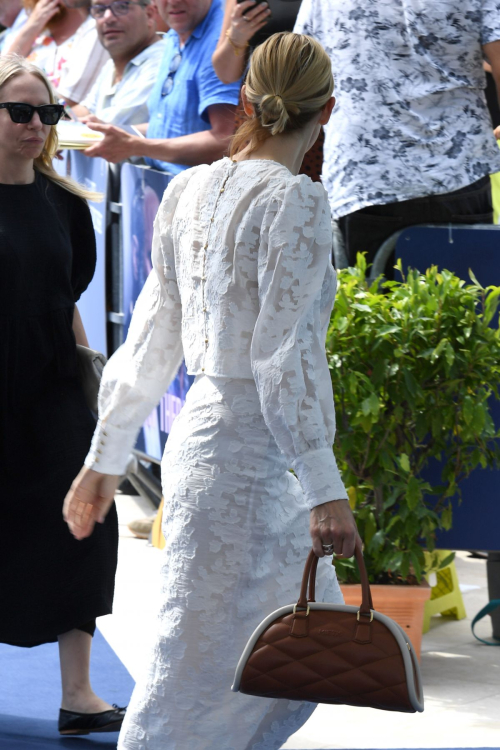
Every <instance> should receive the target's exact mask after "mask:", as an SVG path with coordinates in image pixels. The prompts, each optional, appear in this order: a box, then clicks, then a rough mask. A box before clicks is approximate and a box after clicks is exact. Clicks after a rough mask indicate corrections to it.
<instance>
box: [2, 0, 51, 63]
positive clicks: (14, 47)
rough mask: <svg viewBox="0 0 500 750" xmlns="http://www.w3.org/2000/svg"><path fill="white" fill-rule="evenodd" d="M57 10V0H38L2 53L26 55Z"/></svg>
mask: <svg viewBox="0 0 500 750" xmlns="http://www.w3.org/2000/svg"><path fill="white" fill-rule="evenodd" d="M58 10H59V0H40V1H39V2H38V3H37V4H36V5H35V7H34V8H33V10H32V11H31V13H30V14H29V16H28V20H27V21H26V23H25V24H24V26H23V27H22V28H21V29H20V30H19V32H18V33H17V34H15V35H13V36H12V37H11V38H10V39H9V41H8V42H7V44H6V45H5V48H4V49H2V55H11V54H16V55H21V56H22V57H27V56H28V55H29V53H30V52H31V49H32V47H33V45H34V43H35V40H36V38H37V37H38V36H40V34H41V33H42V31H43V30H44V29H45V28H46V26H47V24H48V22H49V21H50V19H51V18H52V16H54V15H55V14H56V13H57V12H58Z"/></svg>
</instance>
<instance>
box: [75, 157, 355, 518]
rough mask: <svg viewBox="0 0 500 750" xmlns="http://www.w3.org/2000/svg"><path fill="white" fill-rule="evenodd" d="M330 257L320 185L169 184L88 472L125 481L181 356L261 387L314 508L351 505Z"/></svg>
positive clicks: (261, 174) (243, 179)
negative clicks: (341, 460) (338, 446)
mask: <svg viewBox="0 0 500 750" xmlns="http://www.w3.org/2000/svg"><path fill="white" fill-rule="evenodd" d="M331 247H332V231H331V218H330V209H329V205H328V197H327V194H326V192H325V190H324V188H323V186H322V185H321V184H319V183H313V182H311V180H310V179H309V177H307V176H305V175H299V176H293V175H292V174H291V173H290V172H289V171H288V170H287V169H286V168H285V167H283V166H282V165H281V164H278V163H276V162H272V161H268V160H250V161H243V162H239V163H234V162H232V161H231V160H230V159H222V160H221V161H218V162H216V163H215V164H212V165H211V166H208V165H202V166H199V167H194V168H193V169H189V170H187V171H185V172H182V173H181V174H179V175H178V176H177V177H176V178H175V179H173V180H172V182H171V183H170V185H169V186H168V188H167V190H166V191H165V195H164V197H163V201H162V204H161V206H160V209H159V211H158V214H157V217H156V221H155V231H154V239H153V251H152V262H153V270H152V272H151V274H150V276H149V278H148V280H147V282H146V284H145V286H144V289H143V291H142V292H141V295H140V297H139V299H138V301H137V304H136V307H135V310H134V314H133V317H132V322H131V325H130V329H129V334H128V337H127V341H126V342H125V343H124V344H123V346H122V347H121V348H120V349H119V350H118V351H117V352H116V353H115V354H114V355H113V356H112V357H111V359H110V361H109V362H108V364H107V366H106V368H105V370H104V375H103V381H102V385H101V390H100V394H99V416H100V419H99V423H98V426H97V428H96V432H95V435H94V439H93V442H92V447H91V450H90V453H89V455H88V456H87V459H86V462H85V463H86V465H87V466H90V467H92V468H93V469H95V470H97V471H99V472H103V473H109V474H121V473H123V471H124V469H125V466H126V463H127V458H128V455H129V452H130V450H131V448H132V447H133V445H134V442H135V439H136V436H137V433H138V430H139V429H140V426H141V425H142V422H143V421H144V419H145V418H146V417H147V415H148V414H149V412H150V411H151V409H152V408H153V406H154V405H155V404H156V403H157V402H158V401H159V400H160V398H161V396H162V395H163V394H164V392H165V391H166V389H167V387H168V386H169V384H170V382H171V380H172V379H173V377H174V376H175V373H176V372H177V369H178V367H179V365H180V362H181V360H182V358H183V357H184V358H185V360H186V365H187V369H188V372H189V373H190V374H193V375H201V374H205V375H208V376H213V377H228V378H245V379H254V380H255V383H256V386H257V390H258V393H259V397H260V402H261V405H262V412H263V415H264V418H265V420H266V423H267V425H268V427H269V430H270V431H271V433H272V435H273V436H274V438H275V440H276V442H277V444H278V446H279V447H280V449H281V451H282V452H283V453H284V454H285V456H286V457H287V459H288V461H289V465H290V467H291V468H293V469H294V471H295V473H296V475H297V477H298V479H299V481H300V483H301V485H302V488H303V491H304V493H305V496H306V499H307V502H308V504H309V507H311V508H312V507H314V506H315V505H319V504H321V503H324V502H326V501H327V500H335V499H341V498H345V497H346V491H345V488H344V485H343V483H342V480H341V478H340V475H339V472H338V469H337V465H336V462H335V458H334V455H333V452H332V444H333V440H334V436H335V410H334V403H333V393H332V386H331V380H330V375H329V370H328V364H327V360H326V355H325V335H326V329H327V326H328V322H329V318H330V313H331V309H332V306H333V300H334V297H335V289H336V274H335V271H334V270H333V268H332V266H331V262H330V255H331Z"/></svg>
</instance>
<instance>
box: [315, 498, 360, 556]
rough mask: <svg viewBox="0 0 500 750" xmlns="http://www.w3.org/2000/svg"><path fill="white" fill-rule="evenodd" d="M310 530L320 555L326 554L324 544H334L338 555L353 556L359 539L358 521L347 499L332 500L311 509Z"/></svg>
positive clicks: (316, 552)
mask: <svg viewBox="0 0 500 750" xmlns="http://www.w3.org/2000/svg"><path fill="white" fill-rule="evenodd" d="M309 530H310V532H311V539H312V546H313V550H314V552H315V554H316V555H317V556H318V557H324V556H325V554H326V553H325V550H324V549H323V545H325V546H326V545H329V544H331V545H333V551H334V552H335V554H336V555H337V557H352V556H353V555H354V548H355V546H356V541H357V540H358V539H359V534H358V529H357V526H356V521H355V520H354V516H353V515H352V511H351V508H350V506H349V503H348V501H347V500H332V501H330V502H328V503H323V504H322V505H317V506H316V507H315V508H313V509H312V510H311V517H310V524H309Z"/></svg>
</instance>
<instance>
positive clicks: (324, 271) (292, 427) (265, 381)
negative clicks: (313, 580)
mask: <svg viewBox="0 0 500 750" xmlns="http://www.w3.org/2000/svg"><path fill="white" fill-rule="evenodd" d="M268 211H269V212H271V213H273V212H274V213H275V215H274V217H273V216H270V217H268V219H267V221H266V219H265V220H264V226H266V225H267V226H269V231H268V236H267V237H266V236H265V235H264V236H263V237H262V238H261V245H260V252H259V275H258V286H259V301H260V312H259V316H258V319H257V324H256V326H255V330H254V334H253V338H252V345H251V360H252V372H253V374H254V378H255V381H256V384H257V390H258V392H259V398H260V402H261V407H262V412H263V414H264V418H265V420H266V423H267V425H268V427H269V429H270V431H271V432H272V434H273V436H274V438H275V440H276V442H277V444H278V446H279V447H280V449H281V451H282V452H283V453H284V454H285V456H286V457H287V459H288V461H289V464H290V466H291V468H293V470H294V471H295V474H296V475H297V478H298V479H299V481H300V484H301V486H302V489H303V491H304V494H305V497H306V501H307V503H308V506H309V508H313V507H315V506H316V505H320V504H321V503H325V502H327V501H329V500H340V499H344V498H346V497H347V493H346V490H345V487H344V484H343V482H342V479H341V477H340V474H339V470H338V468H337V464H336V461H335V457H334V455H333V450H332V444H333V441H334V437H335V408H334V402H333V392H332V386H331V379H330V373H329V369H328V363H327V359H326V353H325V333H326V325H327V324H328V319H329V314H330V312H331V305H328V307H329V309H328V310H324V309H323V310H322V309H321V308H322V305H321V291H322V288H323V285H324V284H325V285H328V284H332V283H335V282H334V280H333V279H332V276H333V277H334V278H335V275H334V271H333V269H332V268H331V264H330V253H331V247H332V230H331V218H330V210H329V206H328V201H327V197H326V194H325V191H324V188H323V186H322V185H318V184H315V183H311V182H310V180H308V179H307V178H301V177H298V178H296V180H293V181H289V182H288V185H287V187H286V188H285V189H284V195H283V197H282V199H281V200H276V201H273V202H272V204H271V205H270V207H269V208H268ZM291 217H293V220H292V221H291V220H290V218H291Z"/></svg>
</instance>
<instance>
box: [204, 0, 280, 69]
mask: <svg viewBox="0 0 500 750" xmlns="http://www.w3.org/2000/svg"><path fill="white" fill-rule="evenodd" d="M270 14H271V11H270V9H269V5H268V4H267V2H265V0H264V2H257V3H255V0H245V2H243V3H237V2H236V0H227V2H226V10H225V13H224V20H223V22H222V30H221V35H220V38H219V41H218V43H217V47H216V50H215V52H214V54H213V55H212V64H213V66H214V70H215V72H216V73H217V76H218V77H219V78H220V80H221V81H222V83H234V81H237V80H238V79H239V78H241V76H242V75H243V73H244V71H245V65H246V60H247V55H246V50H247V47H248V45H249V43H250V40H251V39H252V37H253V36H255V34H256V33H257V31H259V30H260V29H262V28H263V27H264V26H265V25H266V23H267V22H268V20H269V16H270Z"/></svg>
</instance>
